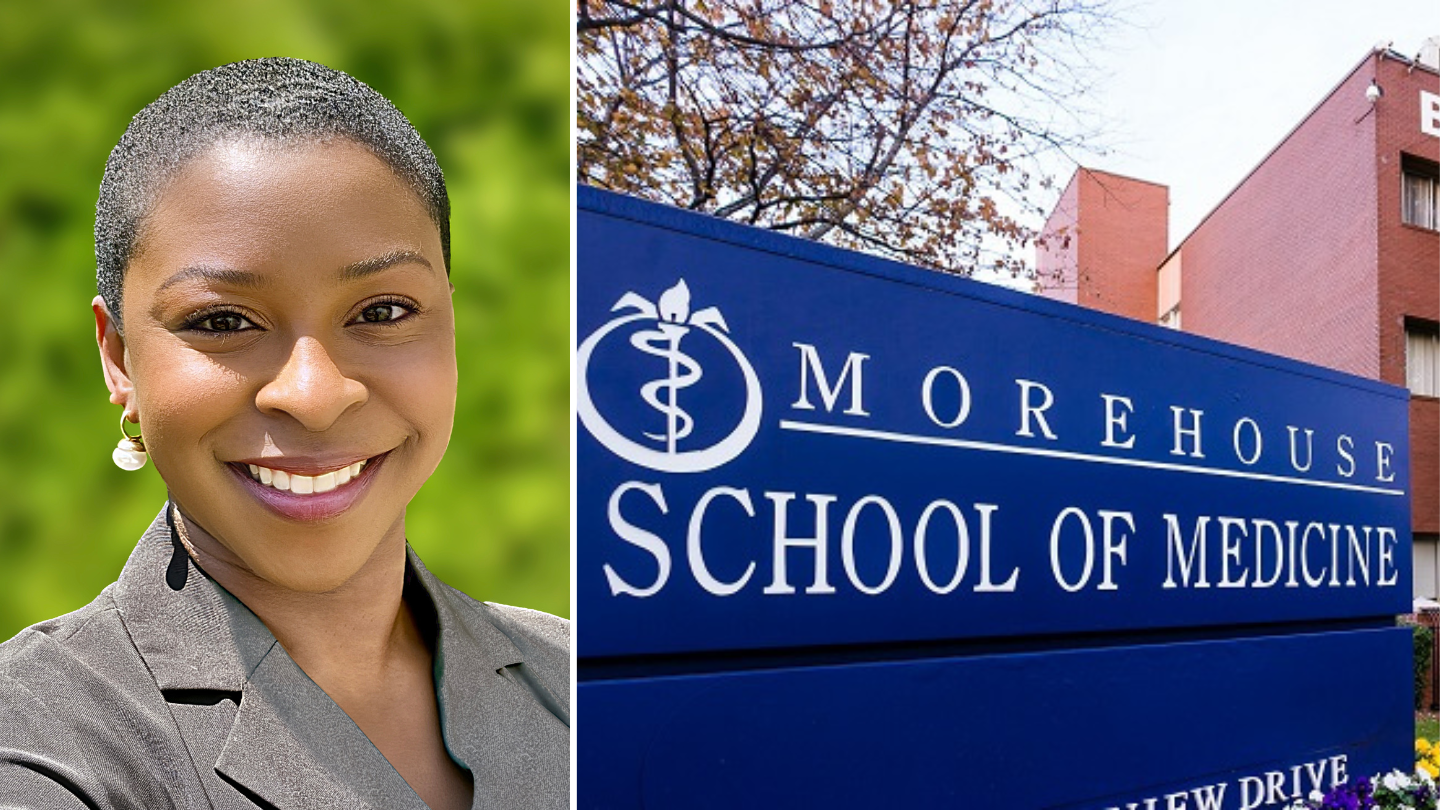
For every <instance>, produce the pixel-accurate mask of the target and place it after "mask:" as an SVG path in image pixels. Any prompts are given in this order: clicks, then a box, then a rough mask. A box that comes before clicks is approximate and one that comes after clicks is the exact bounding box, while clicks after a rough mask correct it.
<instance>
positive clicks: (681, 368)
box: [630, 321, 704, 453]
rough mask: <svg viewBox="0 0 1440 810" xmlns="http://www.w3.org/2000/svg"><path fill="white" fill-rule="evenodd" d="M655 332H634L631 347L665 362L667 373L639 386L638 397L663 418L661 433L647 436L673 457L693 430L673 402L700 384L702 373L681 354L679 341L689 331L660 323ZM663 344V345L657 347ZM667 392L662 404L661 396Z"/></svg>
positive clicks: (687, 417)
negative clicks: (679, 443)
mask: <svg viewBox="0 0 1440 810" xmlns="http://www.w3.org/2000/svg"><path fill="white" fill-rule="evenodd" d="M657 326H658V328H656V329H649V330H646V331H643V332H636V333H635V334H633V335H631V336H630V343H631V345H633V346H634V347H635V348H637V349H639V350H640V351H642V352H645V353H646V354H649V355H653V356H655V357H660V358H663V359H664V360H666V361H668V363H669V366H670V373H669V375H668V376H666V377H663V378H661V379H658V380H654V381H652V382H648V383H646V384H644V385H642V386H640V396H641V398H642V399H644V400H645V402H646V403H647V404H649V405H650V407H652V408H654V409H655V410H657V411H659V412H660V413H661V414H663V415H664V416H665V432H664V433H646V434H645V435H646V436H647V437H649V438H651V439H654V440H656V441H660V442H665V452H667V453H674V452H675V443H676V442H678V441H679V440H681V439H683V438H685V437H686V436H689V435H690V433H691V432H692V431H693V430H694V429H695V420H694V419H693V418H692V417H691V416H690V414H688V413H686V412H685V411H684V409H682V408H681V407H680V406H679V404H678V403H677V402H676V398H677V395H678V394H679V393H680V389H681V388H689V387H690V386H692V385H694V384H695V383H697V382H699V381H700V378H701V377H702V376H704V372H702V371H701V370H700V364H699V363H697V362H695V359H694V358H692V357H690V356H689V355H687V354H685V353H684V352H682V351H680V338H682V337H685V333H687V332H689V331H690V327H688V326H682V325H680V324H677V323H668V322H666V321H661V322H660V323H659V324H658V325H657ZM661 342H663V344H664V345H660V344H661ZM661 391H664V392H666V397H665V398H664V399H663V400H662V399H661V397H660V392H661Z"/></svg>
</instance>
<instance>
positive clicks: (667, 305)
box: [575, 279, 761, 473]
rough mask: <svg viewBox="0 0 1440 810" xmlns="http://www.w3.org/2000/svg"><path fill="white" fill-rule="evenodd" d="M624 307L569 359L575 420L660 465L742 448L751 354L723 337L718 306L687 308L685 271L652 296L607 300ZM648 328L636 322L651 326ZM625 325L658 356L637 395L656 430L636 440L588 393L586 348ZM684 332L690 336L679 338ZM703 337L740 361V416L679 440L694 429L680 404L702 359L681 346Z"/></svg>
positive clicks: (755, 406) (756, 404)
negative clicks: (701, 435) (712, 438)
mask: <svg viewBox="0 0 1440 810" xmlns="http://www.w3.org/2000/svg"><path fill="white" fill-rule="evenodd" d="M611 311H612V312H627V314H624V315H619V316H617V317H615V318H612V319H611V320H610V321H608V322H606V323H605V324H604V325H603V326H601V327H600V328H599V329H596V330H595V331H594V332H593V333H591V335H590V336H589V337H588V338H586V339H585V342H583V343H581V344H580V348H579V350H578V352H577V356H576V359H575V362H576V367H577V377H578V380H577V385H576V388H577V389H578V393H579V397H578V401H577V404H576V408H577V410H579V412H580V422H581V423H582V424H584V425H585V429H586V430H589V431H590V434H591V435H592V436H594V437H595V438H596V439H597V440H598V441H599V442H600V443H601V444H603V445H605V447H606V448H607V449H609V450H610V452H612V453H614V454H615V455H617V456H619V457H621V458H623V459H625V460H626V461H629V462H632V463H634V464H639V465H641V466H643V467H649V468H650V469H652V470H660V471H661V472H672V473H683V472H701V471H703V470H709V469H713V468H715V467H718V466H720V465H721V464H724V463H725V462H727V461H730V460H731V459H733V458H735V457H736V456H738V455H740V454H741V453H742V452H744V450H745V448H746V447H748V446H749V445H750V442H751V440H753V439H754V438H755V433H756V432H757V431H758V430H759V428H760V411H761V395H760V380H759V379H758V378H757V377H756V376H755V370H754V369H753V368H751V366H750V361H748V360H747V359H745V355H744V353H743V352H741V351H740V348H739V347H738V346H736V345H735V343H734V342H733V341H731V340H730V337H729V334H728V333H729V331H730V329H729V327H728V326H726V324H725V318H724V317H722V316H721V315H720V310H719V309H716V308H715V307H706V308H704V309H702V310H699V311H697V312H694V313H692V312H691V311H690V288H689V287H688V286H686V284H685V279H680V280H679V281H678V282H677V283H676V284H675V286H673V287H671V288H670V289H668V290H666V291H665V292H663V293H661V294H660V300H659V302H658V303H651V302H650V301H649V300H647V299H645V298H642V297H640V296H639V295H636V294H635V293H633V292H627V293H625V294H624V295H623V296H621V297H620V300H619V301H617V302H616V303H615V306H614V307H612V308H611ZM652 324H653V328H643V329H642V328H636V327H638V326H642V325H643V326H650V325H652ZM627 329H628V330H629V335H630V345H631V346H632V347H634V348H635V349H638V350H639V351H640V352H642V353H644V354H645V355H648V356H651V357H655V358H658V360H659V361H660V362H659V363H657V366H658V367H659V368H662V369H664V371H665V373H664V374H663V376H660V377H657V378H656V379H653V380H651V381H649V382H647V383H645V384H643V385H641V386H640V387H639V391H638V393H639V395H640V399H641V401H643V402H644V404H645V405H648V406H649V407H650V408H651V409H652V410H653V411H654V412H655V413H656V416H657V417H658V419H657V422H658V423H659V424H660V425H663V428H664V429H663V430H657V431H648V430H642V431H640V437H639V438H640V440H636V439H632V438H630V437H629V436H626V435H624V434H622V433H621V432H620V431H619V430H617V429H616V428H615V426H614V425H612V424H611V423H610V421H608V420H607V419H606V418H605V417H604V416H603V415H601V413H600V410H599V409H598V408H596V407H595V403H594V401H593V400H592V398H591V396H590V388H589V384H588V374H589V366H590V359H591V356H592V355H594V353H595V350H596V348H597V347H598V346H600V344H601V342H602V341H604V340H605V339H606V337H608V336H610V335H612V334H615V333H617V332H623V331H625V330H627ZM687 337H689V338H690V341H686V338H687ZM702 337H703V338H710V339H713V340H715V341H716V342H718V343H719V344H720V346H722V347H723V348H724V349H725V351H726V352H727V353H728V354H729V356H730V357H731V358H733V359H734V361H735V363H736V364H737V365H738V366H739V370H740V373H741V376H742V377H743V378H744V381H745V406H744V411H743V413H742V414H741V416H740V420H739V423H738V424H736V425H735V427H734V429H733V430H731V431H730V432H729V433H728V434H725V436H724V437H723V438H722V439H720V440H719V441H717V442H714V443H712V444H709V445H707V446H704V447H696V448H688V447H684V446H683V445H684V444H685V441H684V440H685V439H686V438H688V437H690V436H691V434H692V433H694V431H695V417H694V416H692V414H691V413H690V411H689V410H687V409H686V406H685V400H686V395H687V393H688V389H691V388H692V387H693V386H695V384H696V383H698V382H699V381H700V380H701V379H702V378H703V377H704V376H705V373H704V369H703V368H702V367H701V363H700V362H699V361H698V360H696V359H695V357H694V356H692V355H691V354H689V353H687V352H686V348H687V345H689V343H690V342H693V341H694V340H695V339H698V338H702Z"/></svg>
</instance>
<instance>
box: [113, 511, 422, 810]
mask: <svg viewBox="0 0 1440 810" xmlns="http://www.w3.org/2000/svg"><path fill="white" fill-rule="evenodd" d="M168 510H169V505H168V504H167V505H166V509H165V511H162V512H161V514H160V516H159V517H157V518H156V519H155V521H154V522H153V523H152V524H151V525H150V528H149V529H147V530H146V532H145V535H144V536H143V537H142V538H141V539H140V543H139V544H138V545H137V546H136V547H135V551H134V552H133V553H132V554H131V555H130V559H129V560H128V561H127V562H126V563H125V568H124V570H123V571H122V572H121V574H120V579H119V581H118V582H117V583H116V589H115V601H116V605H117V606H118V607H119V608H120V612H121V615H122V616H123V617H124V621H125V626H126V629H127V630H128V631H129V632H130V635H131V639H132V640H133V641H134V642H135V647H136V649H137V650H138V651H139V652H140V655H141V657H143V658H144V659H145V662H146V665H147V666H149V668H150V670H151V672H152V674H154V676H155V681H156V685H157V686H158V687H159V688H160V691H161V693H162V694H163V695H165V697H166V700H167V702H170V703H172V704H176V703H179V704H189V705H172V707H171V708H172V713H173V714H176V715H177V716H176V722H177V727H179V728H180V729H181V733H182V734H183V735H184V736H185V742H186V746H187V747H188V748H189V750H190V753H191V759H192V761H193V762H194V764H195V768H196V771H197V775H198V776H199V777H200V780H201V783H202V784H204V785H206V788H207V790H210V791H211V801H212V803H214V804H215V805H216V806H217V807H227V806H229V803H228V802H225V801H224V800H223V799H222V798H220V797H218V796H216V795H215V794H214V788H215V787H216V786H215V783H214V779H215V774H217V773H218V774H219V775H220V778H222V779H224V780H225V781H227V782H229V783H230V785H231V786H232V787H234V788H235V789H238V790H239V791H240V792H241V793H243V794H246V795H247V796H248V797H251V798H252V799H253V798H259V799H262V800H264V801H265V802H268V803H270V804H271V805H274V806H275V807H277V808H279V809H280V810H313V808H316V807H335V808H385V810H390V808H395V809H396V810H407V809H410V810H424V808H425V805H424V804H423V803H422V802H421V801H420V798H419V796H417V795H416V794H415V792H414V791H413V790H411V789H410V786H409V785H408V784H407V783H406V782H405V780H404V779H403V778H401V776H400V774H399V773H397V772H396V771H395V769H394V767H392V766H391V765H390V762H389V760H387V759H385V757H384V755H382V754H381V753H380V751H379V750H378V749H376V748H375V746H374V744H373V743H371V742H370V739H369V738H368V737H366V736H365V733H364V732H362V731H361V730H360V728H359V727H358V726H356V725H355V723H354V721H352V720H351V719H350V717H349V715H347V714H345V712H344V710H342V709H341V708H340V707H339V706H337V705H336V704H335V702H334V701H333V700H331V699H330V696H329V695H326V694H325V692H324V690H322V689H321V688H320V687H319V686H317V685H316V684H315V682H314V681H312V680H310V678H309V677H308V676H307V675H306V674H305V673H304V671H302V670H301V669H300V667H299V666H297V665H296V664H295V662H294V661H293V660H291V658H290V656H289V655H288V654H286V652H285V650H284V649H283V648H282V647H281V646H280V644H279V643H278V642H277V641H276V640H275V636H274V635H273V634H272V633H271V632H270V630H269V629H268V628H266V627H265V624H264V623H263V622H261V621H260V619H259V618H258V617H257V616H256V615H255V614H254V613H252V612H251V611H250V609H249V608H247V607H245V605H244V604H242V603H241V602H240V600H238V599H236V598H235V597H234V596H232V595H231V594H230V593H229V592H228V591H226V590H225V589H224V588H222V587H220V585H219V584H217V583H215V582H214V581H212V580H210V579H209V578H207V577H206V576H205V574H204V573H203V572H202V571H200V569H198V568H197V567H196V566H195V563H194V562H193V561H192V560H191V559H190V558H189V556H188V555H186V554H185V552H184V550H183V548H182V547H181V546H180V542H179V538H178V537H176V536H175V535H174V534H173V530H172V529H171V527H170V525H169V520H168V514H169V513H168ZM222 698H223V699H222ZM234 698H238V699H239V700H238V702H239V706H238V708H237V709H236V710H235V716H234V720H233V722H230V723H229V724H228V726H227V725H225V724H224V719H225V716H224V715H217V716H215V717H214V718H213V719H211V720H208V721H201V720H198V719H196V717H195V715H194V712H195V711H197V710H198V711H203V712H207V713H208V712H227V713H228V711H230V707H232V706H234V703H232V702H231V700H233V699H234ZM181 709H183V710H184V711H179V710H181ZM227 728H228V733H227ZM221 735H224V736H223V737H221ZM202 737H204V738H205V739H201V738H202ZM212 737H213V739H212ZM217 752H218V754H217ZM217 756H218V759H217V758H216V757H217ZM220 791H221V792H222V793H223V792H227V791H228V788H223V787H221V788H220Z"/></svg>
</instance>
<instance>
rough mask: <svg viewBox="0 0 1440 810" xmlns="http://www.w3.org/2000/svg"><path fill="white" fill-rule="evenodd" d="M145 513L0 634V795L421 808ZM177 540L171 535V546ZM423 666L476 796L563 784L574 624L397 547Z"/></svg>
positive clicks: (528, 794)
mask: <svg viewBox="0 0 1440 810" xmlns="http://www.w3.org/2000/svg"><path fill="white" fill-rule="evenodd" d="M167 514H168V511H167V512H162V513H161V516H160V517H158V518H156V520H155V522H154V523H153V524H151V526H150V528H149V529H148V530H146V532H145V535H144V536H143V537H142V538H140V543H139V544H138V545H137V546H136V547H135V551H134V553H132V554H131V555H130V560H129V561H128V562H127V563H126V564H125V569H124V570H123V571H122V572H121V574H120V579H119V580H118V581H117V582H115V583H114V584H112V585H110V586H108V587H106V588H105V590H104V591H102V592H101V594H100V595H99V596H98V597H97V598H96V599H95V601H94V602H91V603H90V604H89V605H87V606H86V607H84V608H81V609H80V610H78V611H76V612H74V613H70V614H68V615H65V616H61V617H60V618H58V619H52V620H51V621H48V622H42V623H41V624H37V625H35V626H34V627H31V628H28V629H26V630H24V631H22V632H21V633H20V634H19V635H17V636H16V637H15V638H13V639H11V640H9V641H7V642H5V643H4V644H0V808H13V807H22V808H36V810H59V809H60V808H75V809H76V810H80V808H114V810H121V808H124V809H125V810H130V809H131V808H133V810H160V808H177V809H179V808H183V809H184V810H192V809H198V808H216V810H222V809H223V810H231V809H232V808H234V809H238V808H246V810H253V809H254V808H256V807H261V808H279V810H302V809H304V810H310V809H311V808H327V809H328V808H377V809H380V808H383V810H406V809H413V810H424V807H425V805H424V804H423V803H422V802H421V801H420V798H419V796H417V795H416V794H415V792H414V791H412V790H411V789H410V786H409V785H407V784H406V783H405V780H404V779H402V778H401V777H400V774H399V773H397V772H396V771H395V769H394V768H393V767H391V765H390V763H389V761H387V760H386V759H385V757H384V756H383V755H381V753H380V751H379V750H378V749H376V748H375V746H374V745H373V744H371V742H370V740H369V739H368V738H367V737H366V736H365V734H364V733H363V732H362V731H360V729H359V727H358V726H356V725H355V723H354V722H353V721H351V720H350V717H349V716H348V715H346V714H345V712H344V711H342V710H341V709H340V707H339V706H337V705H335V703H334V701H332V700H331V699H330V698H329V696H327V695H326V694H325V693H324V692H323V691H321V689H320V687H318V686H316V685H315V683H314V681H311V680H310V678H309V677H307V676H306V675H305V673H304V672H303V671H301V669H300V668H299V667H298V666H296V665H295V662H294V661H292V660H291V659H290V656H289V655H287V654H286V652H285V650H284V649H283V648H281V646H280V645H279V644H278V643H277V642H276V641H275V637H274V636H273V635H271V633H270V631H269V630H268V629H266V627H265V625H264V624H262V623H261V622H260V620H259V619H258V618H256V617H255V614H253V613H251V612H250V610H249V609H248V608H246V607H245V606H244V605H243V604H241V603H240V602H239V601H238V600H236V599H235V597H233V596H231V595H230V594H229V592H227V591H226V590H225V589H223V588H221V587H220V586H219V585H217V584H215V583H214V582H213V581H212V580H210V579H209V578H207V577H206V576H204V575H203V574H202V573H200V571H199V570H198V569H197V568H196V567H195V565H194V563H193V562H191V561H190V559H189V557H188V556H186V555H185V554H184V552H183V550H181V549H180V546H179V541H178V539H177V538H175V537H174V536H173V533H172V531H171V529H170V527H169V525H168V522H167V520H166V515H167ZM177 550H178V552H177ZM409 565H410V577H411V579H410V580H409V582H408V583H407V588H410V587H414V586H415V585H417V584H418V585H419V586H422V587H423V588H424V591H425V593H426V594H428V595H429V597H430V600H431V602H433V604H434V608H435V615H434V616H433V617H432V618H433V619H434V632H435V634H436V636H435V638H436V656H435V683H436V685H437V686H436V694H437V696H438V698H439V708H440V721H441V725H442V728H443V731H444V736H445V745H446V747H447V748H448V749H449V750H450V755H451V756H452V757H454V759H455V760H456V761H457V762H459V763H461V764H462V765H463V766H464V767H466V768H468V769H469V770H470V772H471V774H472V775H473V776H474V780H475V801H474V804H473V807H475V808H482V807H483V808H506V809H507V810H509V809H510V808H530V807H534V808H558V807H565V806H567V805H568V801H569V789H570V731H569V707H570V663H569V659H570V656H569V643H570V625H569V622H567V621H565V620H564V619H559V618H556V617H554V616H550V615H548V614H545V613H539V612H536V611H533V610H525V609H523V608H513V607H505V606H503V605H494V604H489V603H480V602H476V601H475V600H473V599H471V598H470V597H468V596H466V595H464V594H462V593H460V592H459V591H457V590H455V589H453V588H451V587H449V586H447V585H445V584H444V583H442V582H440V581H439V580H438V579H436V578H435V576H434V575H433V574H431V573H430V572H429V571H427V570H425V566H423V565H421V563H420V560H419V559H418V558H417V557H416V556H415V554H414V552H413V551H411V552H409Z"/></svg>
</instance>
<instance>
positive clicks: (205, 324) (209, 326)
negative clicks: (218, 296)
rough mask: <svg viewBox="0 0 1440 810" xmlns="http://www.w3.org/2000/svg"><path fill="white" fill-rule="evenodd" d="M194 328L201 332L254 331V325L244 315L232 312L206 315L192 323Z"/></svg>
mask: <svg viewBox="0 0 1440 810" xmlns="http://www.w3.org/2000/svg"><path fill="white" fill-rule="evenodd" d="M193 326H194V328H196V329H199V330H201V331H203V332H240V331H243V330H245V329H254V328H255V324H253V323H251V322H250V319H248V318H246V317H245V316H244V315H238V314H236V313H234V312H217V313H215V314H214V315H208V316H206V317H204V318H202V319H201V320H198V321H196V322H195V323H194V325H193Z"/></svg>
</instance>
